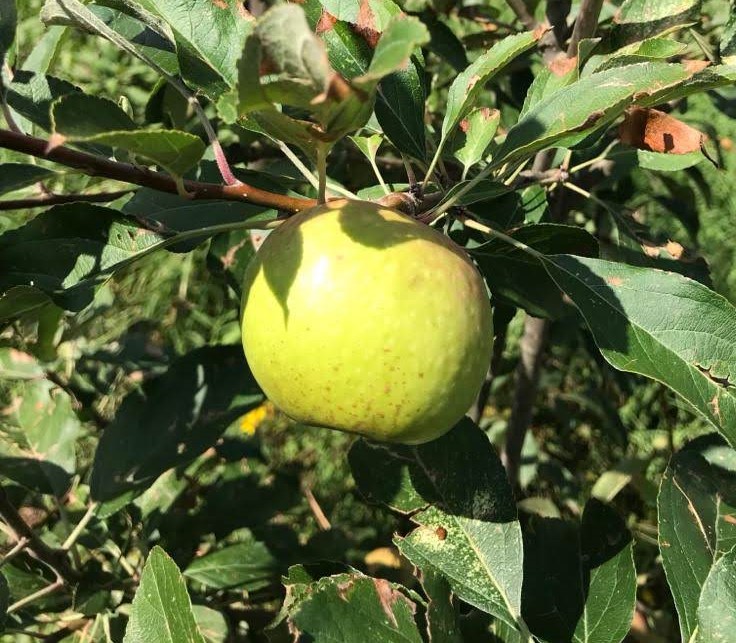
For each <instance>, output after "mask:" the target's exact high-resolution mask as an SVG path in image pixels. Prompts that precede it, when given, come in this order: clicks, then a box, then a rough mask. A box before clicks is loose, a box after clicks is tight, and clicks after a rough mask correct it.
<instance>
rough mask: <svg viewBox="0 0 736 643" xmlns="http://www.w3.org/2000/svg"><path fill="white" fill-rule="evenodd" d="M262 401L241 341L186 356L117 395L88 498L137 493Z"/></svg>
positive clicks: (192, 456) (188, 459) (202, 449)
mask: <svg viewBox="0 0 736 643" xmlns="http://www.w3.org/2000/svg"><path fill="white" fill-rule="evenodd" d="M262 400H263V394H262V393H261V392H260V390H259V389H258V387H257V385H256V383H255V381H254V380H253V378H252V376H251V374H250V372H249V371H248V368H247V366H246V363H245V358H244V356H243V351H242V348H241V347H240V346H212V347H206V348H201V349H197V350H195V351H192V352H190V353H188V354H187V355H185V356H184V357H181V358H180V359H179V360H177V361H176V362H175V363H174V364H172V365H171V367H170V368H169V369H168V371H166V373H164V374H163V375H160V376H158V377H156V378H154V379H151V380H148V381H147V382H146V383H145V384H144V385H143V386H142V387H141V389H140V390H136V391H134V392H132V393H130V394H129V395H128V396H127V397H126V398H125V399H124V400H123V403H122V405H121V407H120V409H119V411H118V413H117V415H116V416H115V419H114V420H113V422H112V423H111V424H110V425H109V426H108V427H107V429H106V430H105V433H104V434H103V435H102V438H101V439H100V442H99V445H98V447H97V452H96V453H95V459H94V464H93V469H92V478H91V482H90V487H91V494H92V496H93V497H94V498H95V499H96V500H100V501H107V500H112V499H113V498H116V497H117V496H119V495H121V494H123V493H126V492H128V493H132V494H137V493H140V492H141V491H142V490H143V489H145V488H146V487H147V486H149V485H150V484H151V483H152V482H153V481H154V480H155V479H156V478H157V477H158V476H159V475H161V474H162V473H163V472H164V471H166V470H167V469H170V468H171V467H175V466H177V465H179V464H184V463H187V462H190V461H191V460H193V459H194V458H195V457H196V456H198V455H199V454H200V453H202V452H203V451H204V450H205V449H206V448H207V447H209V446H212V444H214V442H215V441H216V440H217V439H218V438H219V437H220V435H221V434H222V433H223V431H224V430H225V429H226V428H227V427H228V426H229V425H230V424H231V423H232V422H233V421H234V420H236V419H237V418H238V417H240V416H241V415H243V414H244V413H246V412H247V411H249V410H250V409H251V408H253V407H254V406H256V405H257V404H259V403H260V402H262Z"/></svg>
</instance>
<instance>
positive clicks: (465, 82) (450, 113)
mask: <svg viewBox="0 0 736 643" xmlns="http://www.w3.org/2000/svg"><path fill="white" fill-rule="evenodd" d="M542 33H543V32H542V31H534V32H531V31H530V32H526V33H521V34H517V35H514V36H507V37H506V38H504V39H503V40H501V41H499V42H497V43H496V44H495V45H493V47H491V48H490V49H489V50H488V51H486V52H485V53H484V54H481V55H480V56H479V57H478V58H477V59H476V60H475V61H474V62H473V63H471V64H470V66H468V67H467V69H465V70H464V71H462V72H461V73H459V74H458V75H457V78H455V80H454V81H453V82H452V85H450V90H449V92H448V94H447V111H446V112H445V118H444V120H443V121H442V139H441V143H440V144H442V141H445V140H446V139H447V137H448V136H449V134H450V133H451V132H452V131H453V130H454V129H455V127H457V125H458V124H459V123H460V121H461V120H462V119H463V118H464V117H465V115H466V114H467V113H468V112H469V111H470V110H471V109H472V108H473V107H474V106H475V104H476V102H477V100H478V98H479V96H480V94H481V92H482V91H483V88H484V86H485V84H486V83H487V82H488V81H489V80H490V79H491V78H493V76H495V75H496V74H497V73H498V72H499V71H501V69H503V67H504V66H505V65H507V64H508V63H509V62H511V61H512V60H513V59H514V58H516V57H517V56H520V55H521V54H523V53H524V52H525V51H528V50H529V49H531V48H532V47H534V45H535V44H536V43H537V41H538V40H539V38H540V37H541V36H542Z"/></svg>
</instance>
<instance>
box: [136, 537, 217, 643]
mask: <svg viewBox="0 0 736 643" xmlns="http://www.w3.org/2000/svg"><path fill="white" fill-rule="evenodd" d="M151 641H156V642H157V643H159V642H160V643H205V640H204V637H203V636H202V634H201V633H200V632H199V629H198V628H197V623H196V622H195V620H194V614H193V612H192V603H191V601H190V600H189V594H187V588H186V586H185V585H184V579H183V578H182V576H181V573H180V572H179V569H178V567H177V566H176V563H175V562H174V561H173V560H171V558H169V556H168V555H167V554H166V552H164V550H163V549H161V548H160V547H158V546H156V547H154V548H153V549H152V550H151V553H150V554H149V556H148V559H147V560H146V564H145V566H144V567H143V573H142V574H141V581H140V585H139V586H138V590H137V591H136V593H135V597H134V598H133V605H132V607H131V610H130V619H129V620H128V626H127V628H126V629H125V638H124V639H123V643H150V642H151Z"/></svg>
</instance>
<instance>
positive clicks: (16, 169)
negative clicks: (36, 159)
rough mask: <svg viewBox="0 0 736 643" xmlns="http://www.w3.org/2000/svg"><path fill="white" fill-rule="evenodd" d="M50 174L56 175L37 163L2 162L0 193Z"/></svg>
mask: <svg viewBox="0 0 736 643" xmlns="http://www.w3.org/2000/svg"><path fill="white" fill-rule="evenodd" d="M52 176H56V172H54V171H53V170H49V169H47V168H45V167H39V166H38V165H30V164H28V163H2V164H0V194H5V193H7V192H12V191H13V190H20V189H21V188H25V187H28V186H29V185H33V184H34V183H38V182H39V181H43V180H45V179H48V178H50V177H52Z"/></svg>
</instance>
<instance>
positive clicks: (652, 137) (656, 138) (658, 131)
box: [619, 107, 705, 154]
mask: <svg viewBox="0 0 736 643" xmlns="http://www.w3.org/2000/svg"><path fill="white" fill-rule="evenodd" d="M619 137H620V138H621V142H622V143H625V144H626V145H631V146H632V147H636V148H637V149H640V150H649V151H651V152H660V153H666V154H689V153H690V152H697V151H699V150H700V149H702V146H703V142H704V140H705V134H703V133H702V132H701V131H700V130H697V129H695V128H694V127H690V125H687V124H685V123H683V122H682V121H681V120H678V119H677V118H675V117H674V116H670V115H669V114H666V113H665V112H661V111H659V110H657V109H649V108H641V107H632V108H631V109H629V110H627V112H626V115H625V116H624V121H623V123H621V125H620V127H619Z"/></svg>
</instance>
